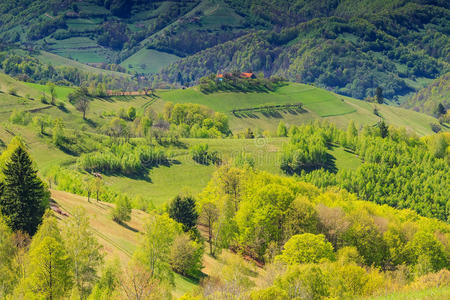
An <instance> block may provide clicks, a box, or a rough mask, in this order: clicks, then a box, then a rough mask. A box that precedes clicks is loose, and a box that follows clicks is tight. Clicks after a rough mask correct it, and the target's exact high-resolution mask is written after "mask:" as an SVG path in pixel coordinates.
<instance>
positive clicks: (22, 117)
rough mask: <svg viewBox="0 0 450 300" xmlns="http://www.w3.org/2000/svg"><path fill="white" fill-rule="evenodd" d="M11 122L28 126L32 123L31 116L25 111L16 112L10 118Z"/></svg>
mask: <svg viewBox="0 0 450 300" xmlns="http://www.w3.org/2000/svg"><path fill="white" fill-rule="evenodd" d="M9 121H10V122H11V123H13V124H18V125H24V126H26V125H28V124H29V123H30V121H31V114H30V113H29V112H25V111H16V110H14V111H13V112H12V113H11V115H10V116H9Z"/></svg>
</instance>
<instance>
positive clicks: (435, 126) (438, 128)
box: [430, 123, 442, 133]
mask: <svg viewBox="0 0 450 300" xmlns="http://www.w3.org/2000/svg"><path fill="white" fill-rule="evenodd" d="M430 126H431V130H433V132H434V133H438V132H440V131H441V130H442V127H441V125H439V124H436V123H432V124H430Z"/></svg>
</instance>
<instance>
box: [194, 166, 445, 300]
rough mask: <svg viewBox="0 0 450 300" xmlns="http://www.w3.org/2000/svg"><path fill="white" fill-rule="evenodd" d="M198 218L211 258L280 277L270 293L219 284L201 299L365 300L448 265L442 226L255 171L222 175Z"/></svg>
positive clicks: (203, 199) (225, 169) (227, 170)
mask: <svg viewBox="0 0 450 300" xmlns="http://www.w3.org/2000/svg"><path fill="white" fill-rule="evenodd" d="M198 208H199V223H200V224H202V225H203V226H206V227H207V228H208V235H209V236H208V238H207V241H208V244H209V246H210V253H211V254H213V255H218V253H220V249H223V248H229V249H233V250H235V251H236V252H238V253H242V254H244V255H246V256H250V257H252V258H253V259H255V260H257V261H260V262H264V263H265V264H266V267H265V268H266V269H267V272H271V271H274V270H278V271H277V272H275V273H274V274H273V278H272V280H270V281H269V282H270V283H269V284H267V285H265V286H259V285H256V286H254V285H253V288H252V285H250V286H247V287H246V288H243V289H242V290H240V289H238V288H231V287H232V285H231V283H227V282H226V280H224V279H222V280H221V279H220V278H215V279H214V280H217V281H219V282H220V283H221V284H222V285H220V284H217V282H216V286H215V287H213V286H212V285H207V286H205V287H204V290H202V291H201V292H202V293H203V295H214V296H215V297H219V296H223V297H225V296H228V297H231V296H232V295H233V296H238V295H239V296H242V295H249V294H251V295H254V298H252V299H267V297H269V296H268V295H274V296H275V295H277V297H279V298H280V299H290V298H292V297H295V296H302V297H310V298H313V299H314V298H316V297H317V298H320V297H337V298H341V297H358V296H369V295H373V294H375V293H377V292H378V291H380V290H384V291H388V290H389V289H391V288H392V287H393V286H394V285H398V284H400V285H406V284H408V283H409V282H411V281H413V280H414V278H419V277H420V276H423V275H426V274H428V273H434V272H439V271H440V270H443V269H444V270H445V269H446V268H448V267H449V264H450V257H449V256H448V253H449V250H448V237H447V236H448V233H449V232H450V231H449V230H450V229H449V227H448V224H446V223H444V222H441V221H437V220H435V219H428V218H424V217H420V216H419V215H417V214H416V213H415V212H413V211H411V210H397V209H394V208H391V207H388V206H379V205H377V204H374V203H370V202H366V201H359V200H358V199H357V198H356V196H355V195H353V194H350V193H348V192H347V191H345V190H340V189H336V188H333V189H328V190H326V191H323V190H320V189H319V188H316V187H315V186H313V185H311V184H309V183H304V182H300V181H298V180H297V179H293V178H288V177H280V176H276V175H271V174H268V173H265V172H260V171H256V170H253V169H251V168H247V169H237V168H234V167H231V166H227V165H224V166H222V167H221V168H219V169H218V170H217V171H216V173H215V174H214V176H213V179H212V180H211V182H210V183H209V184H208V186H207V187H206V188H205V189H204V190H203V192H202V193H201V194H200V200H199V205H198ZM443 272H444V273H445V271H443ZM302 274H303V275H302ZM400 274H402V275H400ZM235 276H237V275H235ZM399 276H403V278H404V279H402V280H404V281H401V280H400V281H399V282H397V281H396V280H399V279H395V278H399ZM429 276H434V275H429ZM444 276H445V275H444ZM444 282H445V280H444V281H443V282H442V283H441V284H445V283H444ZM227 284H229V286H228V287H229V288H223V285H225V286H227ZM219 286H220V287H219ZM295 286H297V287H298V289H297V290H292V289H294V287H295ZM245 293H248V294H245ZM292 293H294V294H292ZM305 295H308V296H305ZM269 298H270V297H269Z"/></svg>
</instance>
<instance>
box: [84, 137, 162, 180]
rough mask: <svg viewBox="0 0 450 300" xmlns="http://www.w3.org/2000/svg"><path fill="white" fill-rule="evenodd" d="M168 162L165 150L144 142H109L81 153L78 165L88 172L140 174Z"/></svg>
mask: <svg viewBox="0 0 450 300" xmlns="http://www.w3.org/2000/svg"><path fill="white" fill-rule="evenodd" d="M168 162H169V158H168V155H167V154H166V151H165V150H164V149H162V148H156V147H152V146H150V145H147V144H144V143H140V144H139V143H138V144H131V143H116V142H114V141H113V142H111V145H110V147H109V148H106V147H105V148H103V149H101V151H97V152H94V153H86V154H82V155H81V156H80V157H79V158H78V160H77V163H78V166H79V167H80V168H81V169H83V170H86V171H88V172H103V173H110V174H123V175H142V172H143V171H144V170H147V169H149V168H152V167H154V166H157V165H161V164H167V163H168Z"/></svg>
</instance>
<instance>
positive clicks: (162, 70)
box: [0, 0, 450, 101]
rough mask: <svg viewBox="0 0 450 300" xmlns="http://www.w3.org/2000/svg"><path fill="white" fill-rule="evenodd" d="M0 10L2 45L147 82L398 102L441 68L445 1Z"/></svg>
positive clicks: (225, 1) (41, 4)
mask: <svg viewBox="0 0 450 300" xmlns="http://www.w3.org/2000/svg"><path fill="white" fill-rule="evenodd" d="M263 7H264V9H263ZM0 15H1V16H2V19H3V20H5V21H4V22H3V23H2V24H0V28H1V32H2V33H1V34H0V41H2V42H3V43H4V44H6V45H10V46H11V47H21V48H24V49H28V50H29V49H35V50H41V51H44V52H43V53H44V54H43V56H44V57H45V56H48V54H46V53H48V52H51V53H53V54H57V55H59V56H63V57H65V58H67V59H70V60H73V61H74V62H73V63H70V62H69V61H66V62H65V63H66V64H71V65H74V64H75V63H76V61H78V63H85V64H86V63H90V64H94V65H95V64H99V63H106V64H121V66H122V67H124V68H125V69H126V70H127V71H128V72H130V73H132V74H141V75H144V76H147V77H148V76H150V78H151V80H152V81H153V82H154V83H155V84H167V83H170V84H176V85H195V84H196V83H197V82H198V80H199V79H200V78H201V77H203V76H206V75H208V74H210V73H216V72H223V71H231V70H234V69H238V70H241V71H247V70H252V71H254V72H264V74H265V75H266V76H271V75H277V76H283V77H286V78H287V79H288V80H290V81H294V82H302V83H314V84H316V85H317V86H320V87H323V88H327V89H329V90H332V91H334V92H337V93H339V94H341V95H346V96H351V97H353V98H358V99H364V98H366V97H368V96H373V94H374V91H375V89H376V87H382V88H383V90H384V95H385V97H386V98H389V99H391V100H394V101H397V100H398V99H400V101H403V99H405V98H407V96H406V95H411V94H413V93H414V92H416V91H418V90H420V89H421V88H423V87H425V86H426V85H427V84H428V83H429V82H430V81H432V80H433V79H436V78H438V77H439V76H442V75H444V74H445V73H446V72H448V70H449V64H448V57H449V49H448V44H449V37H448V22H449V19H450V13H449V10H448V5H446V2H445V1H415V0H409V1H403V0H396V1H389V2H386V1H362V2H361V1H356V0H349V1H332V0H329V1H322V2H320V3H317V2H316V1H297V2H292V1H288V0H277V1H269V0H265V1H254V0H246V1H234V0H192V1H151V2H148V1H131V0H130V1H128V0H123V1H122V0H120V1H107V2H104V3H99V2H98V1H94V0H88V1H82V2H78V1H64V2H58V1H56V2H55V1H52V0H47V1H31V2H30V1H25V2H21V1H19V2H17V5H16V6H11V5H10V4H8V2H6V3H3V4H2V5H1V6H0ZM381 20H385V21H381ZM30 24H31V25H30ZM41 57H42V55H41ZM44 59H45V60H46V61H49V60H48V59H46V58H44ZM60 62H61V59H56V58H55V63H60ZM52 63H53V62H52Z"/></svg>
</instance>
